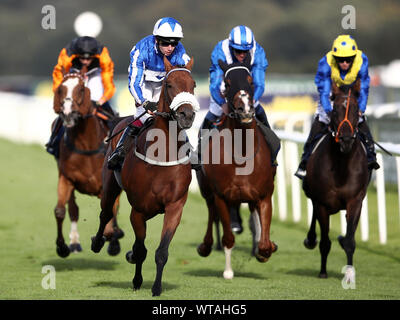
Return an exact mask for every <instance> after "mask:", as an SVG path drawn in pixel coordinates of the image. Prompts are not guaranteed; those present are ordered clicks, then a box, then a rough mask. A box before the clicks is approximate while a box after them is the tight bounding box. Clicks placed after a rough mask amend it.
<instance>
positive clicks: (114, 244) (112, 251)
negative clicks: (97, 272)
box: [107, 239, 121, 256]
mask: <svg viewBox="0 0 400 320" xmlns="http://www.w3.org/2000/svg"><path fill="white" fill-rule="evenodd" d="M107 252H108V254H109V255H110V256H116V255H117V254H118V253H120V252H121V246H120V245H119V241H118V240H117V239H112V240H111V241H110V244H109V245H108V248H107Z"/></svg>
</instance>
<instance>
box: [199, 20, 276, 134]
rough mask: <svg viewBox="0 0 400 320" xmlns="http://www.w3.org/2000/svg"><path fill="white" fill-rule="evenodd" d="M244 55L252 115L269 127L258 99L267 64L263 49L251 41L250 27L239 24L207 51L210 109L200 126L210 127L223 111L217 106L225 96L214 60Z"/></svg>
mask: <svg viewBox="0 0 400 320" xmlns="http://www.w3.org/2000/svg"><path fill="white" fill-rule="evenodd" d="M247 55H250V58H251V62H250V64H251V76H252V78H253V84H254V107H255V110H256V117H257V118H258V119H259V120H260V121H261V122H262V123H263V124H264V125H265V126H267V127H268V128H270V126H269V124H268V120H267V116H266V114H265V111H264V108H263V107H262V106H261V105H260V103H259V101H258V100H259V99H260V97H261V96H262V94H263V93H264V88H265V71H266V69H267V67H268V60H267V58H266V56H265V52H264V49H263V48H262V47H261V46H260V45H259V44H258V43H257V42H256V41H255V39H254V35H253V32H252V31H251V30H250V28H248V27H246V26H243V25H241V26H237V27H234V28H233V29H232V30H231V32H230V33H229V38H228V39H225V40H222V41H220V42H218V44H217V45H216V46H215V48H214V50H213V52H212V53H211V67H210V94H211V98H210V108H209V111H208V113H207V115H206V117H205V119H204V122H203V124H202V127H201V129H210V128H211V126H212V124H213V123H214V122H215V121H216V120H217V119H218V118H219V117H220V116H221V115H222V114H223V111H222V107H221V106H222V105H223V104H225V103H226V101H225V98H224V97H223V96H222V92H223V90H224V81H223V77H224V73H223V71H222V69H221V67H220V66H219V64H218V60H222V61H223V62H225V63H227V64H231V63H234V62H243V61H244V59H245V58H246V56H247Z"/></svg>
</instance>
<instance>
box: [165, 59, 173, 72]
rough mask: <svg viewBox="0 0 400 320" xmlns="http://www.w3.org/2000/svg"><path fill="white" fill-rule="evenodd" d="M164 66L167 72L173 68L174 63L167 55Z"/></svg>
mask: <svg viewBox="0 0 400 320" xmlns="http://www.w3.org/2000/svg"><path fill="white" fill-rule="evenodd" d="M164 67H165V71H166V72H167V73H168V72H170V71H171V69H172V64H171V63H170V62H169V61H168V59H167V57H166V56H164Z"/></svg>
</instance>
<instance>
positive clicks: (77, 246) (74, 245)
mask: <svg viewBox="0 0 400 320" xmlns="http://www.w3.org/2000/svg"><path fill="white" fill-rule="evenodd" d="M69 251H71V252H75V253H77V252H81V251H82V247H81V244H80V243H71V244H70V245H69Z"/></svg>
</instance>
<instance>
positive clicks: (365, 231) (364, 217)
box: [360, 195, 369, 241]
mask: <svg viewBox="0 0 400 320" xmlns="http://www.w3.org/2000/svg"><path fill="white" fill-rule="evenodd" d="M360 224H361V241H368V237H369V223H368V196H367V195H365V198H364V200H363V203H362V209H361V217H360Z"/></svg>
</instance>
